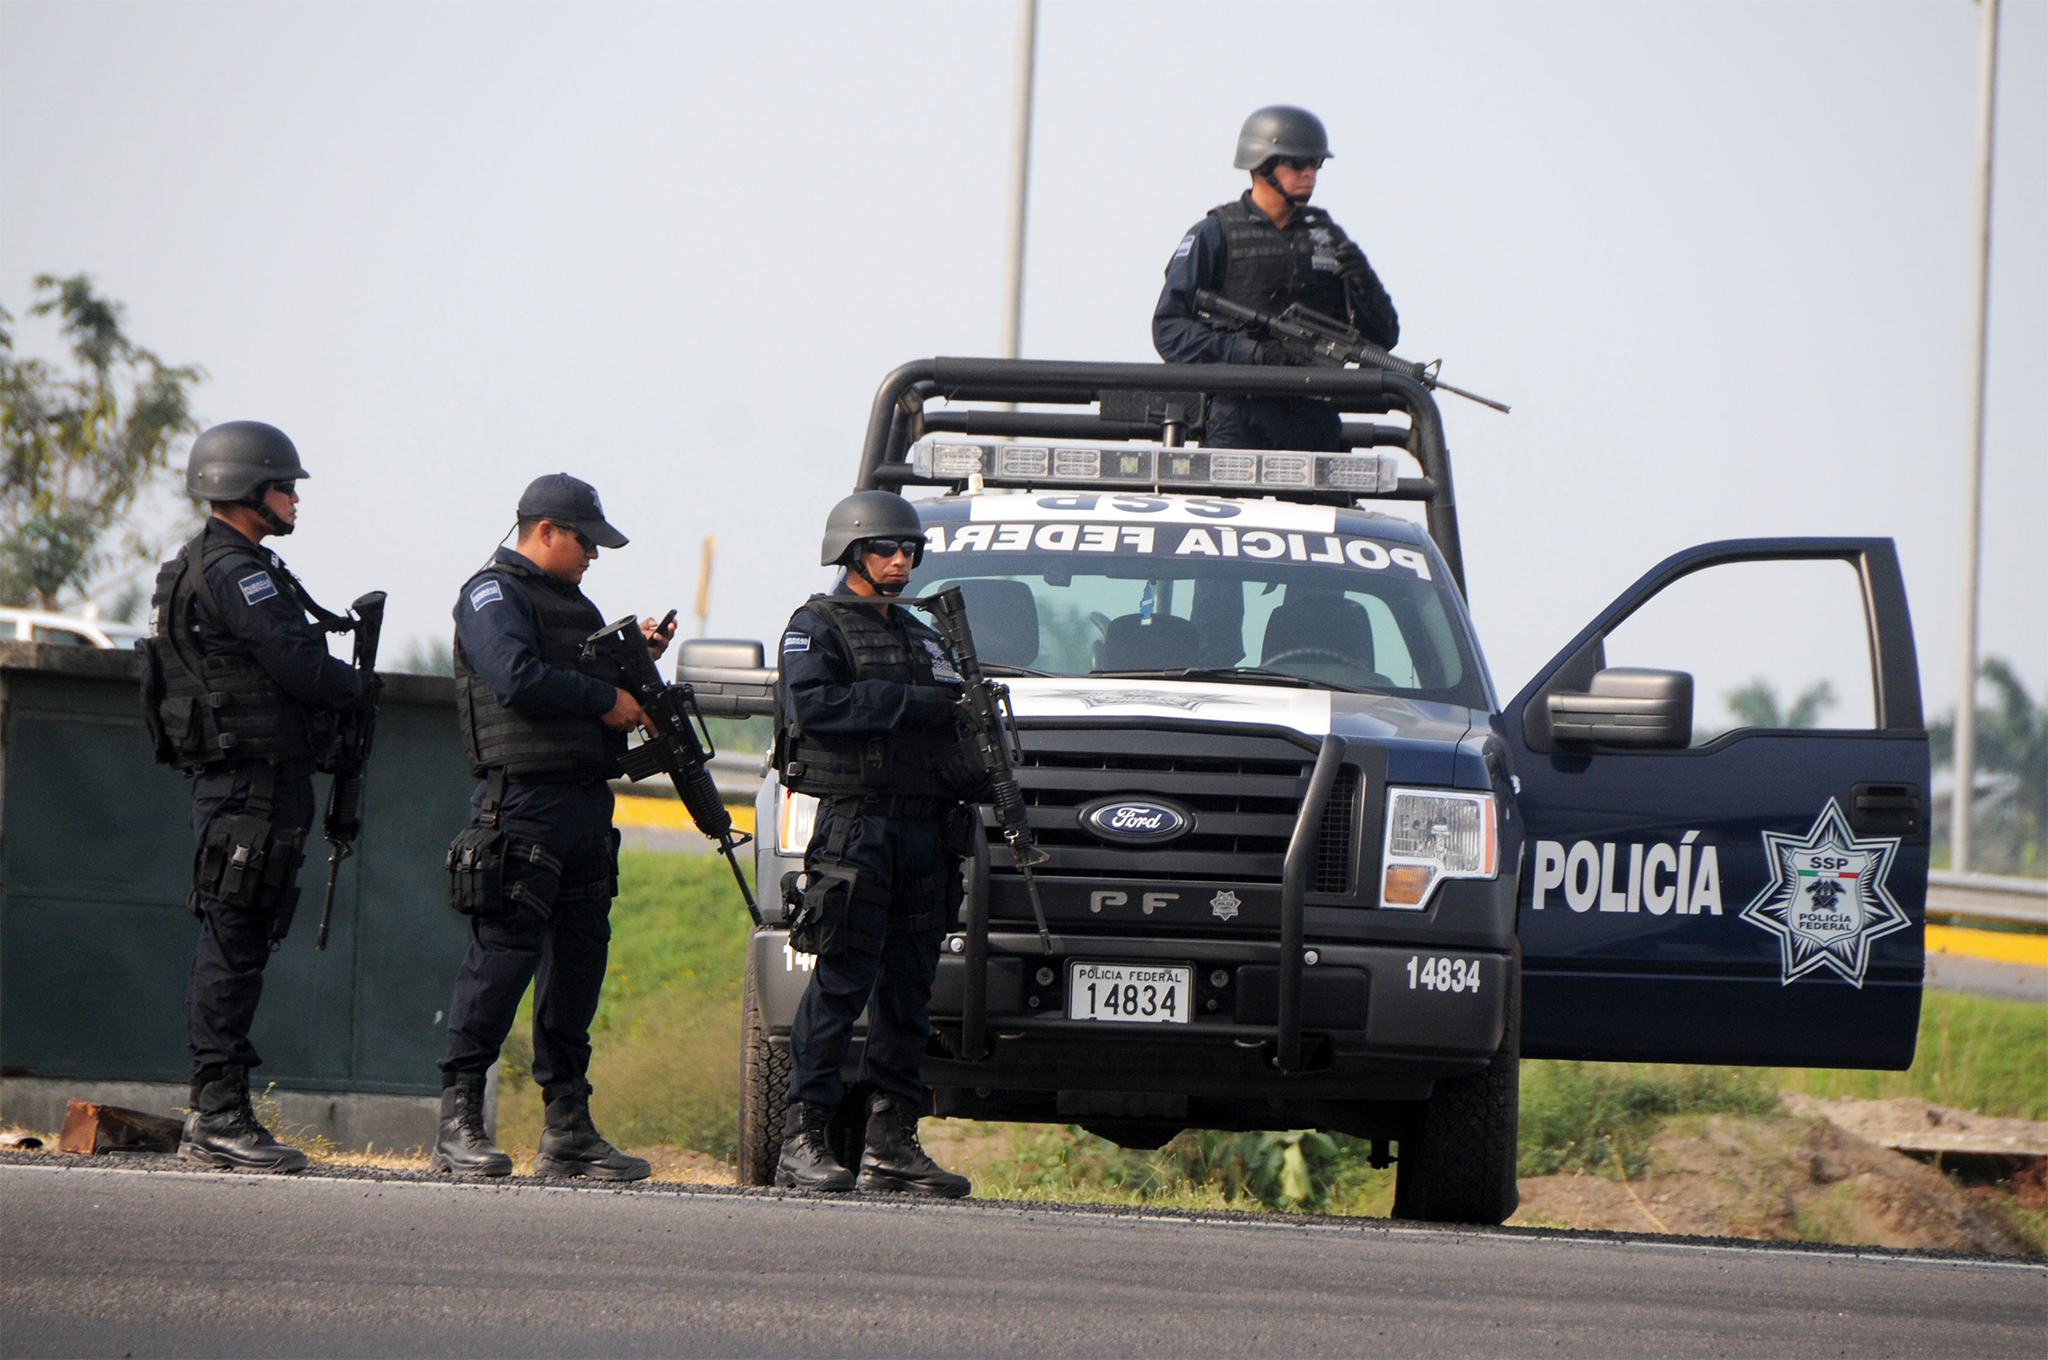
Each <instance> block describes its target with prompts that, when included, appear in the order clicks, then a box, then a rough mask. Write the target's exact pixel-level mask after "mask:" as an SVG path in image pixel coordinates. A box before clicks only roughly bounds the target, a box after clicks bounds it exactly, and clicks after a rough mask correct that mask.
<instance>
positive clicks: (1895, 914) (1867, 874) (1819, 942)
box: [1742, 798, 1912, 987]
mask: <svg viewBox="0 0 2048 1360" xmlns="http://www.w3.org/2000/svg"><path fill="white" fill-rule="evenodd" d="M1763 838H1764V857H1765V858H1766V859H1767V860H1768V861H1769V863H1770V867H1771V881H1770V883H1769V884H1768V885H1767V886H1766V887H1765V888H1764V890H1763V891H1762V892H1760V893H1758V894H1757V895H1756V900H1755V901H1753V902H1751V903H1750V904H1749V905H1748V906H1746V907H1744V908H1743V909H1742V919H1743V920H1745V921H1748V922H1749V923H1750V924H1751V925H1754V926H1757V927H1760V928H1761V929H1764V930H1768V931H1770V932H1771V933H1772V934H1773V935H1776V936H1777V937H1778V943H1779V946H1780V950H1781V957H1782V958H1783V961H1784V969H1783V973H1784V981H1785V982H1786V983H1788V984H1789V983H1791V982H1793V981H1795V980H1797V979H1799V978H1802V977H1805V976H1806V975H1807V974H1809V973H1812V972H1816V971H1817V970H1819V969H1822V968H1829V969H1832V970H1833V971H1834V972H1835V973H1836V974H1837V975H1839V976H1840V977H1841V978H1842V979H1843V981H1845V982H1848V983H1849V984H1851V985H1852V986H1856V987H1861V986H1862V985H1863V974H1864V972H1865V970H1867V969H1868V968H1869V966H1870V942H1871V941H1872V940H1876V939H1880V938H1882V937H1883V936H1886V935H1890V934H1892V933H1893V932H1894V931H1899V930H1904V929H1905V928H1906V927H1907V926H1909V925H1911V924H1912V922H1911V921H1910V920H1909V919H1908V918H1907V916H1906V913H1905V912H1904V911H1903V910H1901V909H1900V907H1899V904H1898V903H1897V902H1895V901H1893V900H1892V895H1891V892H1890V891H1889V890H1888V889H1887V888H1886V887H1885V879H1886V878H1887V877H1888V876H1889V875H1890V874H1891V868H1892V860H1893V859H1894V858H1895V857H1896V856H1897V855H1898V852H1899V838H1898V837H1896V836H1874V837H1870V838H1867V839H1862V840H1859V839H1858V838H1857V837H1856V835H1855V833H1853V832H1852V831H1850V829H1849V822H1848V819H1847V818H1845V817H1844V816H1842V809H1841V805H1840V804H1838V803H1836V802H1835V800H1834V799H1832V798H1830V799H1828V805H1827V807H1825V808H1823V809H1822V810H1821V814H1820V817H1819V819H1818V820H1816V821H1815V822H1814V824H1813V829H1812V830H1810V831H1808V832H1807V833H1806V835H1805V837H1804V838H1801V837H1799V836H1787V835H1784V834H1782V833H1780V832H1776V831H1766V832H1764V833H1763Z"/></svg>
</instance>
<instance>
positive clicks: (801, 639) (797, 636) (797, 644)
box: [782, 632, 811, 652]
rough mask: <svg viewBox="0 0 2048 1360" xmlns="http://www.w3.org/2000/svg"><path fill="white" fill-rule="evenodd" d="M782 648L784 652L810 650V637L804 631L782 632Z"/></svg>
mask: <svg viewBox="0 0 2048 1360" xmlns="http://www.w3.org/2000/svg"><path fill="white" fill-rule="evenodd" d="M782 650H783V651H785V652H808V651H809V650H811V639H810V637H809V636H808V635H806V634H804V633H795V632H790V633H784V634H783V635H782Z"/></svg>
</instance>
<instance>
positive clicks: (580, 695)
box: [428, 473, 674, 1181]
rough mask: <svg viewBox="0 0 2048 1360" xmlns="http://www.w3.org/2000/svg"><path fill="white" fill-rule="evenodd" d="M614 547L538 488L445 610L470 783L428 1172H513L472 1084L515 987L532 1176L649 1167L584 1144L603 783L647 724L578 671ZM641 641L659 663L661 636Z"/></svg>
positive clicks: (603, 849) (591, 668) (602, 867)
mask: <svg viewBox="0 0 2048 1360" xmlns="http://www.w3.org/2000/svg"><path fill="white" fill-rule="evenodd" d="M625 546H626V536H625V535H624V534H622V533H620V532H619V531H618V530H617V529H615V528H613V527H612V526H611V524H609V523H608V522H607V521H606V520H605V517H604V507H603V506H602V505H601V504H599V502H598V499H597V492H596V490H595V489H593V488H592V487H591V486H590V484H589V483H587V482H582V481H578V480H577V479H576V478H574V477H571V476H569V475H568V474H567V473H554V474H551V475H549V476H545V477H538V478H535V479H534V481H533V483H532V484H531V485H529V486H528V487H527V488H526V492H525V494H524V495H522V496H521V497H520V498H519V525H518V540H517V546H516V548H503V547H501V548H499V549H498V550H497V553H496V555H495V557H494V558H493V559H492V561H491V562H490V564H489V565H487V566H485V567H484V568H483V569H482V570H481V571H479V572H477V573H476V574H475V575H474V576H472V577H470V578H469V580H468V581H467V582H466V583H465V584H464V585H463V587H462V593H461V595H460V596H459V597H458V598H457V599H456V601H455V684H456V708H457V714H458V716H459V717H460V719H461V722H462V740H463V745H464V747H465V749H466V750H467V752H468V755H469V764H470V772H471V773H472V774H475V775H476V776H477V777H478V778H480V779H481V780H483V782H482V783H481V784H480V785H479V786H478V787H477V790H476V792H475V794H473V795H472V796H471V798H470V809H471V819H470V825H469V829H468V830H466V831H464V832H463V833H462V834H461V835H460V836H458V837H457V838H456V840H455V844H454V846H453V847H452V848H451V850H450V852H449V861H448V863H449V869H450V877H451V883H450V892H451V902H452V905H453V906H454V907H455V909H456V910H457V911H460V912H463V913H465V914H467V915H468V916H470V917H471V921H470V942H469V952H468V953H467V954H466V955H465V956H464V958H463V960H462V967H461V970H460V971H459V972H458V973H457V974H456V977H455V999H454V1000H453V1001H452V1002H451V1003H450V1004H449V1007H448V1055H447V1057H446V1058H444V1059H443V1060H442V1063H441V1130H440V1139H439V1142H438V1143H436V1145H435V1147H434V1152H433V1155H432V1157H431V1158H429V1160H428V1165H429V1167H430V1168H431V1169H433V1170H435V1171H447V1172H457V1173H466V1174H473V1175H485V1176H503V1175H505V1174H507V1173H509V1172H510V1171H511V1170H512V1159H511V1158H510V1157H508V1156H506V1155H505V1154H504V1153H503V1152H502V1151H500V1150H499V1149H498V1148H497V1147H496V1146H494V1145H493V1144H492V1143H491V1140H490V1138H489V1136H488V1134H487V1133H486V1132H485V1129H484V1122H483V1107H484V1082H485V1078H486V1076H487V1074H488V1073H489V1071H490V1068H491V1064H493V1063H494V1062H496V1061H497V1060H498V1051H499V1049H500V1047H501V1046H502V1045H503V1044H504V1042H505V1036H506V1035H507V1034H508V1033H510V1032H511V1029H512V1020H513V1015H514V1012H516V1011H517V1010H518V1008H519V1000H520V998H521V997H522V996H524V995H525V993H526V987H527V984H528V983H529V982H532V983H533V985H534V1002H533V1079H534V1081H535V1083H537V1084H538V1085H539V1086H540V1088H541V1095H542V1098H543V1099H544V1100H545V1101H546V1110H547V1113H546V1121H547V1123H546V1128H545V1129H544V1130H543V1132H542V1133H541V1138H540V1153H539V1155H538V1156H537V1157H536V1158H535V1159H534V1163H533V1169H534V1171H535V1173H536V1174H539V1175H543V1176H590V1177H593V1178H595V1179H598V1180H608V1181H636V1180H640V1179H642V1178H643V1177H645V1176H646V1175H647V1174H648V1172H649V1170H650V1169H651V1168H650V1167H649V1166H648V1164H647V1163H646V1162H645V1161H643V1160H642V1159H640V1158H638V1157H629V1156H627V1155H626V1154H625V1153H623V1152H620V1151H619V1150H618V1149H617V1148H614V1147H613V1146H612V1145H611V1144H610V1143H608V1142H606V1141H605V1140H604V1139H603V1138H602V1137H601V1136H599V1134H598V1132H597V1129H596V1127H595V1126H594V1125H592V1123H591V1122H590V1091H591V1087H590V1083H589V1081H588V1080H586V1075H587V1073H588V1072H589V1069H590V1021H591V1017H592V1016H594V1015H595V1014H596V1013H597V1001H598V993H599V990H600V988H601V987H602V986H603V983H604V970H605V961H606V958H607V956H608V954H609V952H610V951H609V946H610V942H611V921H610V917H611V906H612V898H613V896H615V895H616V894H617V892H618V848H619V841H618V834H617V833H616V832H615V831H613V830H612V791H611V787H610V785H609V784H608V783H607V782H606V781H607V780H608V779H609V778H611V777H612V776H614V775H616V774H617V773H618V760H619V756H620V755H621V754H622V753H623V752H624V751H625V749H626V734H627V733H628V732H630V731H631V730H632V729H634V728H636V727H641V726H644V725H645V724H646V722H647V715H646V714H645V713H644V712H642V711H641V708H640V704H639V702H638V701H637V700H635V699H634V698H633V696H632V695H631V694H629V693H627V692H626V691H625V690H624V689H622V688H620V687H619V679H620V676H619V674H618V670H617V667H616V666H615V665H613V664H612V663H610V662H608V661H606V660H604V659H603V658H601V657H600V658H596V659H588V660H586V659H585V658H584V655H583V642H584V639H585V638H587V637H589V636H590V635H591V634H592V633H595V632H597V631H598V630H599V629H600V628H602V627H604V624H605V619H604V616H603V615H601V614H599V613H598V610H597V606H596V605H594V604H592V603H591V602H590V601H589V600H588V599H587V598H585V596H584V594H583V592H582V590H581V589H579V588H578V587H579V585H580V583H581V582H582V580H583V574H584V572H586V571H587V570H589V568H590V564H591V563H592V562H593V561H595V560H596V558H597V553H598V549H600V548H623V547H625ZM642 631H643V632H644V633H645V634H646V635H647V640H648V646H649V647H650V649H651V650H652V651H653V652H654V654H655V655H656V656H660V655H661V653H662V652H663V651H664V650H666V648H667V646H668V640H669V638H670V637H671V636H672V635H673V633H674V625H673V624H671V625H670V626H669V627H668V628H667V629H666V630H659V631H658V630H657V629H656V627H655V625H654V622H653V621H652V620H648V621H647V622H646V623H645V624H644V625H642Z"/></svg>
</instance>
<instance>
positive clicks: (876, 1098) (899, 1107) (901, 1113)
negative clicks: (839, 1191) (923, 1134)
mask: <svg viewBox="0 0 2048 1360" xmlns="http://www.w3.org/2000/svg"><path fill="white" fill-rule="evenodd" d="M860 1188H861V1189H863V1190H908V1191H909V1192H911V1193H912V1194H917V1195H941V1196H944V1197H945V1198H947V1199H959V1198H960V1197H961V1196H963V1195H965V1194H966V1193H967V1192H968V1191H969V1190H971V1189H973V1188H974V1187H973V1185H972V1184H971V1183H970V1182H969V1181H968V1179H967V1178H966V1177H965V1176H956V1175H954V1174H953V1173H952V1172H950V1171H948V1170H946V1169H945V1168H944V1167H942V1166H940V1165H939V1164H938V1163H937V1162H935V1161H933V1160H932V1159H931V1158H930V1157H929V1156H927V1155H926V1154H925V1150H924V1149H923V1148H921V1147H919V1146H918V1143H917V1102H916V1101H913V1100H906V1099H904V1098H903V1097H902V1096H898V1095H891V1094H890V1093H889V1092H887V1091H877V1092H875V1094H874V1095H873V1096H872V1097H871V1098H870V1099H869V1100H868V1150H867V1151H866V1152H864V1153H862V1154H861V1158H860Z"/></svg>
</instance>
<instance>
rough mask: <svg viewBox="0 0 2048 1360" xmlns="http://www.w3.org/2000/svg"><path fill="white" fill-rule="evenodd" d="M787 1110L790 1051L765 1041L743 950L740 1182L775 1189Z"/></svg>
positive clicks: (749, 955) (764, 1025) (749, 958)
mask: <svg viewBox="0 0 2048 1360" xmlns="http://www.w3.org/2000/svg"><path fill="white" fill-rule="evenodd" d="M788 1110H789V1050H788V1049H786V1048H781V1049H778V1048H776V1047H775V1045H773V1044H771V1043H769V1042H768V1022H767V1021H766V1020H765V1019H764V1018H763V1017H762V1015H761V994H760V989H759V988H758V987H757V986H756V984H755V981H754V951H753V950H752V949H748V950H747V976H746V984H745V986H744V987H743V988H742V990H741V993H740V1139H739V1183H740V1184H741V1185H773V1184H774V1183H775V1161H776V1159H777V1158H778V1157H780V1156H781V1155H782V1125H783V1120H784V1117H785V1115H786V1114H787V1112H788Z"/></svg>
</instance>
